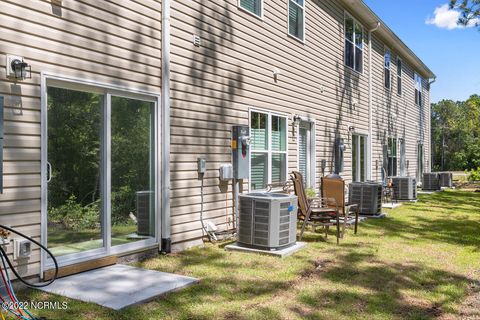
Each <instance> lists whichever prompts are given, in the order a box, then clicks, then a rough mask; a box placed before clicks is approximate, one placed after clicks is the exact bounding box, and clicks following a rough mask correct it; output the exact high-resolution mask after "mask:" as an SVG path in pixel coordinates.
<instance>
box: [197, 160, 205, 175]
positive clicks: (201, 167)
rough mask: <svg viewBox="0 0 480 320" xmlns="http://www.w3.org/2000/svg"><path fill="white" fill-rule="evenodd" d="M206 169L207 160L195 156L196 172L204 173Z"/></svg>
mask: <svg viewBox="0 0 480 320" xmlns="http://www.w3.org/2000/svg"><path fill="white" fill-rule="evenodd" d="M205 171H207V160H206V159H205V158H197V172H198V173H205Z"/></svg>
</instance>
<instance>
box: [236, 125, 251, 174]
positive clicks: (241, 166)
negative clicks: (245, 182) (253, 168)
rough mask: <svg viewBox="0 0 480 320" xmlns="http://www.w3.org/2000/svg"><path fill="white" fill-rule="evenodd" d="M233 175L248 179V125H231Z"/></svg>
mask: <svg viewBox="0 0 480 320" xmlns="http://www.w3.org/2000/svg"><path fill="white" fill-rule="evenodd" d="M232 155H233V177H234V178H235V179H248V178H249V175H250V129H249V128H248V126H233V127H232Z"/></svg>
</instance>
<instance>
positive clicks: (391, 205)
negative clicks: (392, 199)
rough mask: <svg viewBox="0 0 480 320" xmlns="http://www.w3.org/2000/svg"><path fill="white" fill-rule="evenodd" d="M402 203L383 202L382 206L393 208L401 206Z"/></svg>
mask: <svg viewBox="0 0 480 320" xmlns="http://www.w3.org/2000/svg"><path fill="white" fill-rule="evenodd" d="M402 205H403V204H402V203H383V204H382V208H385V209H395V208H398V207H401V206H402Z"/></svg>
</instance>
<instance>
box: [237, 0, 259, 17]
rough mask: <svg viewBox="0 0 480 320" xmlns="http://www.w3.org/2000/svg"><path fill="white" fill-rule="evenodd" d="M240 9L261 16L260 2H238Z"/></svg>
mask: <svg viewBox="0 0 480 320" xmlns="http://www.w3.org/2000/svg"><path fill="white" fill-rule="evenodd" d="M240 7H242V8H243V9H245V10H247V11H250V12H251V13H253V14H255V15H257V16H259V17H261V16H262V0H240Z"/></svg>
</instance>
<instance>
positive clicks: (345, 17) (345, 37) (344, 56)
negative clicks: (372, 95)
mask: <svg viewBox="0 0 480 320" xmlns="http://www.w3.org/2000/svg"><path fill="white" fill-rule="evenodd" d="M347 17H349V18H351V19H352V20H353V42H352V41H350V40H349V39H347V35H346V32H347V30H346V22H347ZM356 24H358V25H359V26H360V27H362V48H361V50H362V71H358V70H356V69H355V60H356V59H355V55H356V52H355V48H358V46H357V44H356V43H355V25H356ZM345 40H347V41H349V42H350V43H352V44H353V68H352V67H350V66H348V65H347V55H346V52H347V48H346V47H345ZM364 56H365V28H364V27H363V24H361V23H360V22H359V21H358V20H357V19H355V17H354V16H353V15H352V14H350V12H348V11H347V10H344V11H343V65H344V66H346V67H347V68H349V69H350V70H352V71H354V72H356V73H358V74H360V75H363V72H364V71H365V60H364V59H365V57H364Z"/></svg>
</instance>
